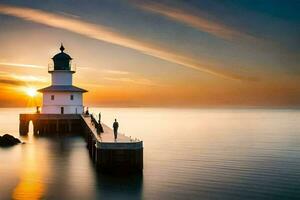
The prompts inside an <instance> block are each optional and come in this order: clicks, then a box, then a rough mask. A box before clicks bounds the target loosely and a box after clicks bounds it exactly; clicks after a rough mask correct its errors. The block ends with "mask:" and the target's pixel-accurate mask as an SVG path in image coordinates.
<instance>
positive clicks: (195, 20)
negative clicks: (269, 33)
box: [134, 1, 256, 41]
mask: <svg viewBox="0 0 300 200" xmlns="http://www.w3.org/2000/svg"><path fill="white" fill-rule="evenodd" d="M134 4H135V5H137V6H138V7H139V8H141V9H144V10H146V11H150V12H152V13H156V14H159V15H161V16H164V17H167V18H169V19H172V20H174V21H178V22H181V23H183V24H186V25H188V26H191V27H194V28H196V29H198V30H200V31H202V32H206V33H209V34H211V35H213V36H215V37H218V38H222V39H226V40H230V41H232V40H237V39H242V40H247V41H255V40H256V38H255V37H253V36H251V35H249V34H246V33H243V32H240V31H238V30H235V29H233V28H231V27H228V26H226V25H224V24H221V23H219V22H215V21H212V20H209V19H206V18H205V17H202V16H199V15H195V14H192V13H191V12H188V11H186V10H183V9H178V8H174V7H169V6H166V5H163V4H160V3H154V2H152V3H142V2H140V1H136V2H134Z"/></svg>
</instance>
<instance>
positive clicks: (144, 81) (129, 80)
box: [104, 77, 157, 86]
mask: <svg viewBox="0 0 300 200" xmlns="http://www.w3.org/2000/svg"><path fill="white" fill-rule="evenodd" d="M104 79H105V80H109V81H117V82H126V83H133V84H139V85H148V86H153V85H157V84H156V83H154V82H153V81H151V80H149V79H145V78H138V79H133V78H127V77H123V78H114V77H104Z"/></svg>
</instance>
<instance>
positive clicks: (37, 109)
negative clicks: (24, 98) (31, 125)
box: [36, 106, 40, 114]
mask: <svg viewBox="0 0 300 200" xmlns="http://www.w3.org/2000/svg"><path fill="white" fill-rule="evenodd" d="M36 113H37V114H40V107H39V106H37V107H36Z"/></svg>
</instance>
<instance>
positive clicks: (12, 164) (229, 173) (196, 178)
mask: <svg viewBox="0 0 300 200" xmlns="http://www.w3.org/2000/svg"><path fill="white" fill-rule="evenodd" d="M95 111H97V113H99V112H100V111H101V113H102V116H103V122H105V123H107V124H108V125H110V126H111V125H112V122H113V120H114V118H115V117H116V118H118V121H119V122H120V131H121V132H124V133H126V134H130V135H131V136H132V137H138V138H141V139H143V141H144V142H145V149H144V166H145V168H144V171H143V175H139V176H129V177H128V176H127V177H124V176H119V175H118V176H112V175H107V174H101V173H99V172H97V170H96V169H95V166H94V164H93V163H92V161H91V159H90V157H89V154H88V151H87V149H86V144H85V141H84V140H83V139H82V138H81V137H78V136H66V137H50V138H44V137H39V138H36V137H31V136H29V137H28V138H22V139H23V140H24V141H25V142H27V144H25V145H17V146H14V147H12V148H5V149H1V148H0V199H1V200H2V199H3V200H6V199H12V198H15V199H25V198H27V199H101V198H103V199H243V200H244V199H251V200H252V199H299V197H300V190H299V185H300V181H299V180H300V173H299V167H300V153H299V152H300V134H299V130H300V123H299V121H300V112H299V111H290V110H213V109H211V110H203V109H202V110H196V109H190V110H188V109H182V110H179V109H119V108H118V109H104V108H101V109H98V110H97V109H95ZM20 112H23V111H21V110H16V109H14V110H11V111H9V110H8V109H5V110H4V111H3V113H4V114H2V112H1V109H0V127H1V130H0V131H1V132H2V133H1V134H3V133H16V134H15V136H18V134H17V133H18V126H16V124H18V116H17V114H18V113H20ZM7 119H9V120H7ZM141 125H142V126H141Z"/></svg>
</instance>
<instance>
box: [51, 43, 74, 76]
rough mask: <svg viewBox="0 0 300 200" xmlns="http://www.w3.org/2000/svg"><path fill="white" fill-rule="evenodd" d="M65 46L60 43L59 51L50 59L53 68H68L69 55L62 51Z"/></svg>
mask: <svg viewBox="0 0 300 200" xmlns="http://www.w3.org/2000/svg"><path fill="white" fill-rule="evenodd" d="M64 50H65V48H64V46H63V45H62V44H61V47H60V51H61V52H60V53H58V54H56V55H55V56H54V57H53V58H52V59H53V62H54V70H70V61H71V60H72V58H71V56H69V55H68V54H66V53H65V52H64Z"/></svg>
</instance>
